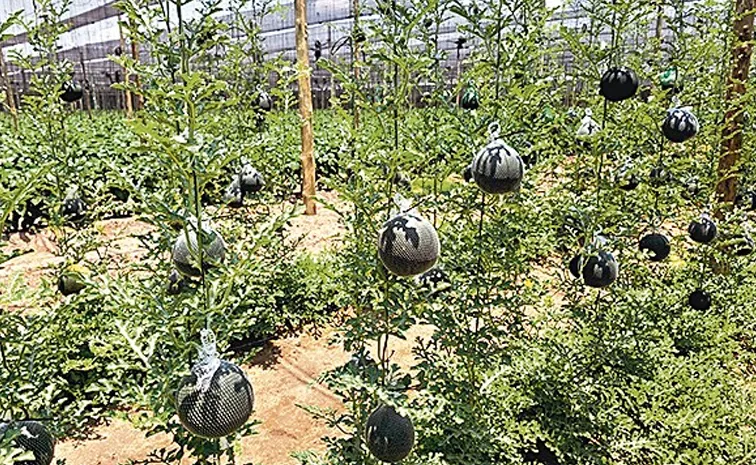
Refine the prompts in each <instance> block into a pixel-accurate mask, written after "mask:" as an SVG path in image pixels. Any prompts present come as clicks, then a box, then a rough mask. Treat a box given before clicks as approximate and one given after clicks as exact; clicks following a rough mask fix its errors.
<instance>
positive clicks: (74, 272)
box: [58, 264, 91, 296]
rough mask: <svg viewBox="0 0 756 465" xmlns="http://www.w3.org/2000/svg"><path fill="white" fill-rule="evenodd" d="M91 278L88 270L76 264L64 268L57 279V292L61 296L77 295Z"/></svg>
mask: <svg viewBox="0 0 756 465" xmlns="http://www.w3.org/2000/svg"><path fill="white" fill-rule="evenodd" d="M90 276H91V272H90V270H89V268H87V267H86V266H84V265H80V264H76V265H70V266H68V267H66V268H65V269H64V270H63V271H62V272H61V274H60V276H59V277H58V291H60V293H61V294H63V295H66V296H67V295H71V294H78V293H79V292H81V291H82V290H83V289H84V288H85V287H86V286H87V285H86V280H87V279H89V277H90Z"/></svg>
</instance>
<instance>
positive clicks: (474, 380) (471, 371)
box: [468, 191, 486, 403]
mask: <svg viewBox="0 0 756 465" xmlns="http://www.w3.org/2000/svg"><path fill="white" fill-rule="evenodd" d="M485 212H486V193H485V192H483V191H481V193H480V210H479V216H478V234H477V238H478V243H477V249H478V250H477V251H478V253H477V257H476V263H475V302H474V304H475V323H474V328H475V330H474V331H473V337H474V338H475V342H474V344H473V347H474V350H475V354H476V355H479V354H480V351H479V347H478V342H479V341H480V337H479V336H478V331H479V330H480V318H481V315H482V313H483V309H482V307H483V302H481V297H480V287H481V286H480V284H481V283H480V280H481V276H482V275H483V271H484V270H483V245H482V242H483V221H484V219H485ZM468 324H469V323H468ZM468 375H469V376H470V378H471V379H470V382H471V384H472V385H473V386H477V384H478V375H477V370H476V365H475V363H474V361H473V363H470V364H469V365H468ZM476 389H477V388H476ZM471 400H472V402H473V403H475V401H476V400H477V397H476V396H472V397H471Z"/></svg>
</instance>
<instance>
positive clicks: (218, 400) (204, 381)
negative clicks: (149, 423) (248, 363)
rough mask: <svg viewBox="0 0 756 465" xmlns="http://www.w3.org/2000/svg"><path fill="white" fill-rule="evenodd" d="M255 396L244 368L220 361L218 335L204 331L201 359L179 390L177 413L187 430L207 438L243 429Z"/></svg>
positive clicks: (226, 434) (177, 392) (177, 394)
mask: <svg viewBox="0 0 756 465" xmlns="http://www.w3.org/2000/svg"><path fill="white" fill-rule="evenodd" d="M254 402H255V395H254V391H253V389H252V384H250V382H249V380H248V379H247V375H246V374H245V373H244V371H242V369H241V368H239V367H238V366H236V365H234V364H233V363H230V362H226V361H225V360H220V358H219V356H218V352H217V350H216V346H215V336H213V334H212V333H211V332H210V331H208V330H203V331H202V348H201V349H200V358H199V360H198V361H197V363H196V364H195V365H194V366H193V367H192V371H191V374H190V375H189V376H188V377H186V378H184V380H183V381H182V382H181V385H180V387H179V388H178V390H177V391H176V410H177V411H178V416H179V420H180V421H181V424H182V425H184V427H185V428H186V429H187V430H188V431H189V432H191V433H192V434H195V435H197V436H200V437H203V438H221V437H224V436H228V435H230V434H232V433H233V432H235V431H236V430H238V429H239V428H241V427H242V426H243V425H244V423H246V422H247V420H248V419H249V417H250V415H252V410H253V408H254Z"/></svg>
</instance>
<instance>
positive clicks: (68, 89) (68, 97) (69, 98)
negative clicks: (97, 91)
mask: <svg viewBox="0 0 756 465" xmlns="http://www.w3.org/2000/svg"><path fill="white" fill-rule="evenodd" d="M61 90H62V91H63V93H61V94H60V99H61V100H63V101H64V102H66V103H73V102H75V101H77V100H81V97H82V96H84V91H83V90H82V89H81V86H78V85H76V84H74V83H73V81H69V82H65V83H63V85H62V86H61Z"/></svg>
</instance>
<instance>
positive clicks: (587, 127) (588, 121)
mask: <svg viewBox="0 0 756 465" xmlns="http://www.w3.org/2000/svg"><path fill="white" fill-rule="evenodd" d="M600 129H601V127H600V126H599V124H598V123H597V122H596V121H595V120H594V119H593V110H591V109H590V108H586V109H585V116H583V119H582V120H580V126H578V129H577V131H576V133H575V136H576V137H577V138H578V140H579V141H582V142H587V141H588V140H589V139H591V138H592V137H593V136H595V135H596V134H598V132H599V130H600Z"/></svg>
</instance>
